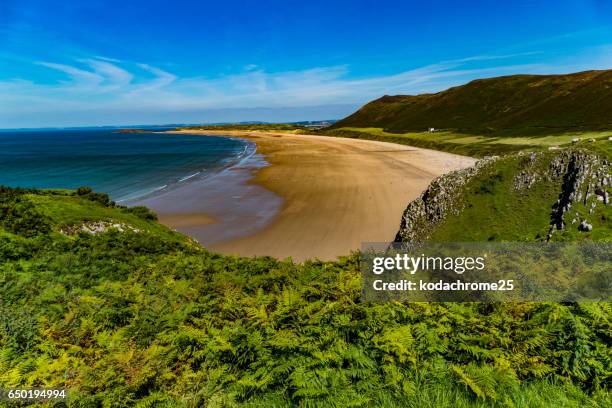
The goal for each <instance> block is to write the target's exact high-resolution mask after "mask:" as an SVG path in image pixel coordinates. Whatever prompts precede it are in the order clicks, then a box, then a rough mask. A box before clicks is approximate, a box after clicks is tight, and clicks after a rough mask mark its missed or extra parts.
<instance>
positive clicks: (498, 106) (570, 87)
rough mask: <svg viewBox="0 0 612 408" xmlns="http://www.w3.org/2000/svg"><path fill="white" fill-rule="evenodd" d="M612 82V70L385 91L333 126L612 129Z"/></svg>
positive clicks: (535, 131)
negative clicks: (430, 90)
mask: <svg viewBox="0 0 612 408" xmlns="http://www.w3.org/2000/svg"><path fill="white" fill-rule="evenodd" d="M611 87H612V70H608V71H587V72H581V73H576V74H569V75H514V76H506V77H498V78H490V79H480V80H476V81H472V82H470V83H468V84H466V85H463V86H458V87H454V88H450V89H448V90H446V91H443V92H439V93H436V94H424V95H417V96H384V97H382V98H380V99H377V100H375V101H373V102H370V103H368V104H366V105H365V106H363V107H362V108H361V109H359V110H358V111H357V112H355V113H354V114H352V115H350V116H348V117H347V118H345V119H343V120H341V121H339V122H337V123H336V124H335V125H334V126H332V129H339V128H343V127H358V128H367V127H375V128H382V129H385V130H386V131H388V132H391V133H405V132H423V131H425V130H427V129H428V128H430V127H434V128H437V129H448V130H454V131H457V132H458V133H463V134H477V135H483V134H490V133H494V134H496V135H498V136H515V135H519V136H531V135H542V134H544V135H549V134H563V133H568V132H586V131H602V130H612V109H611V108H612V92H610V89H611Z"/></svg>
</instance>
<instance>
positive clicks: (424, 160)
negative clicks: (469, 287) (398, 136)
mask: <svg viewBox="0 0 612 408" xmlns="http://www.w3.org/2000/svg"><path fill="white" fill-rule="evenodd" d="M184 133H190V134H204V135H214V134H218V135H231V136H240V137H243V138H246V139H249V140H252V141H254V142H256V144H257V151H258V153H261V154H263V155H264V156H265V158H266V160H267V161H268V162H269V163H270V166H268V167H265V168H263V169H260V170H259V171H257V173H256V174H255V177H254V178H253V179H252V180H251V181H250V182H251V183H256V184H258V185H260V186H263V187H265V188H266V189H268V190H271V191H272V192H274V193H276V194H277V195H278V196H280V197H281V198H282V199H283V204H282V206H281V208H280V211H279V212H278V214H277V215H276V217H274V218H273V220H272V221H271V222H270V223H269V224H268V225H266V226H264V227H262V228H260V229H259V230H258V231H255V232H254V233H251V234H250V235H247V236H242V237H238V238H233V239H230V240H227V241H224V242H220V243H216V244H213V245H210V246H208V247H209V249H211V250H213V251H218V252H221V253H226V254H239V255H245V256H250V255H271V256H274V257H277V258H286V257H289V256H290V257H292V258H293V260H294V261H298V262H301V261H303V260H305V259H310V258H319V259H323V260H327V259H334V258H336V257H338V256H341V255H348V254H349V253H350V252H351V251H353V250H357V249H359V248H360V247H361V243H362V242H388V241H391V240H393V238H394V237H395V234H396V232H397V230H398V229H399V225H400V219H401V215H402V213H403V211H404V209H405V208H406V206H407V204H408V203H409V202H410V201H411V200H413V199H415V198H417V197H418V196H419V195H420V194H421V192H422V191H423V190H424V189H425V188H426V187H427V185H428V184H429V183H430V182H431V180H432V179H433V178H434V177H436V176H438V175H441V174H443V173H446V172H449V171H452V170H456V169H460V168H464V167H468V166H470V165H472V164H473V163H474V161H475V160H474V159H472V158H469V157H465V156H459V155H454V154H449V153H443V152H438V151H433V150H426V149H420V148H415V147H410V146H403V145H397V144H392V143H386V142H378V141H368V140H356V139H345V138H336V137H326V136H311V135H294V134H284V133H263V132H231V131H228V132H215V131H200V132H198V131H185V132H184ZM228 199H229V200H231V197H228ZM160 218H161V220H162V221H164V219H165V218H164V214H161V217H160ZM189 219H192V220H193V222H194V223H198V222H202V221H201V220H203V219H207V220H208V218H206V217H204V215H203V216H202V217H197V216H195V215H194V214H190V215H189ZM189 219H188V218H185V219H180V220H176V219H174V220H172V221H173V222H169V223H168V224H169V225H171V226H178V225H177V224H180V225H182V226H185V225H186V224H189ZM166 220H167V218H166ZM210 221H211V222H214V221H213V220H210ZM192 226H195V225H192Z"/></svg>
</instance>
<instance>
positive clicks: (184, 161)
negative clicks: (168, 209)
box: [0, 129, 255, 203]
mask: <svg viewBox="0 0 612 408" xmlns="http://www.w3.org/2000/svg"><path fill="white" fill-rule="evenodd" d="M159 130H163V129H156V131H159ZM254 152H255V144H254V143H252V142H250V141H247V140H243V139H238V138H230V137H217V136H202V135H188V134H170V133H158V132H151V133H119V132H117V130H116V129H67V130H58V129H53V130H1V131H0V185H5V186H10V187H25V188H41V189H76V188H78V187H80V186H89V187H91V188H92V189H93V190H94V191H97V192H103V193H107V194H109V195H110V196H111V198H112V199H113V200H115V201H117V202H119V203H121V202H129V201H134V200H139V199H143V198H147V197H150V196H152V195H155V194H160V193H163V192H165V191H168V190H171V189H173V188H176V187H180V186H181V185H184V184H185V183H190V182H193V181H196V180H202V179H203V178H206V177H210V176H212V175H215V174H217V173H219V172H222V171H224V169H227V168H229V167H232V166H234V165H236V164H239V163H240V162H241V161H243V160H245V159H247V158H248V157H249V156H251V155H253V154H254Z"/></svg>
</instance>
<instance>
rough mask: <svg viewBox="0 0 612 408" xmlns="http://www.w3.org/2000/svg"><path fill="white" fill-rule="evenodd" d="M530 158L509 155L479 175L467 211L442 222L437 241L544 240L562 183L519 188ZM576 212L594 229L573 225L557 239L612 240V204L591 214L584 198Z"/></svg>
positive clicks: (465, 201) (542, 166)
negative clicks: (517, 182) (518, 179)
mask: <svg viewBox="0 0 612 408" xmlns="http://www.w3.org/2000/svg"><path fill="white" fill-rule="evenodd" d="M605 143H607V144H612V143H610V142H605ZM554 154H555V153H552V152H547V153H544V154H543V157H542V158H540V159H538V164H537V166H538V169H533V170H534V171H536V170H539V171H540V172H544V171H546V168H547V167H548V165H549V163H550V160H551V158H552V157H553V155H554ZM527 159H528V155H523V156H507V157H504V158H502V159H500V160H498V161H497V162H495V164H494V165H493V166H489V167H487V168H485V169H484V171H482V172H481V173H479V174H478V176H476V177H474V178H473V179H472V180H471V181H470V182H469V183H468V184H467V185H466V186H465V188H464V189H463V192H462V195H461V197H458V198H457V199H458V200H460V201H461V203H462V205H463V209H462V211H461V212H460V213H459V214H454V215H449V216H448V217H447V218H446V219H445V220H444V222H443V223H441V224H440V225H439V226H438V227H436V229H435V231H434V233H433V234H432V236H431V240H432V241H434V242H449V241H450V242H452V241H456V240H457V237H461V239H462V240H464V241H510V242H513V241H514V242H525V241H544V240H545V237H546V235H547V233H548V229H549V227H550V222H551V212H552V211H553V204H554V203H555V201H556V200H557V199H558V198H559V194H560V191H561V182H557V183H553V182H550V181H543V180H542V181H539V182H537V183H535V184H534V185H533V186H532V187H531V188H529V189H526V190H521V191H516V189H515V188H514V179H515V176H516V174H518V173H519V172H520V171H521V170H523V169H524V167H525V164H524V162H525V161H526V160H527ZM575 212H578V213H579V214H580V217H579V219H580V220H582V219H587V220H589V222H590V223H591V224H592V225H593V227H594V228H593V231H591V232H580V231H578V224H573V225H571V224H569V225H568V226H567V228H566V229H565V230H564V231H561V232H559V233H557V234H555V235H554V236H553V238H554V239H553V240H554V241H574V240H578V239H591V240H596V241H612V206H610V205H608V206H604V205H598V206H597V207H596V208H595V211H594V213H593V214H589V208H588V207H587V206H585V205H584V204H583V203H582V202H579V203H575V204H574V206H573V207H572V210H571V214H574V213H575ZM568 218H569V219H568V220H567V221H568V222H569V221H571V217H568Z"/></svg>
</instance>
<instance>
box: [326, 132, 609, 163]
mask: <svg viewBox="0 0 612 408" xmlns="http://www.w3.org/2000/svg"><path fill="white" fill-rule="evenodd" d="M320 133H322V134H325V135H328V136H338V137H349V138H356V139H367V140H381V141H386V142H391V143H399V144H405V145H409V146H416V147H423V148H426V149H433V150H440V151H444V152H449V153H455V154H463V155H466V156H471V157H485V156H492V155H504V154H511V153H517V152H520V151H526V150H530V151H542V150H548V148H549V147H555V148H556V147H559V148H562V147H568V146H570V145H572V139H575V138H578V139H580V140H581V142H580V143H581V144H583V145H584V144H585V143H590V142H588V141H589V140H591V139H595V140H596V141H598V142H602V141H607V139H608V137H610V136H612V131H602V132H574V133H566V134H558V135H538V136H513V137H500V136H494V135H468V134H461V133H456V132H450V131H447V132H434V133H429V132H409V133H390V132H388V131H385V130H383V129H381V128H357V127H341V128H332V129H325V130H323V131H321V132H320ZM589 148H590V147H589Z"/></svg>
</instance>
